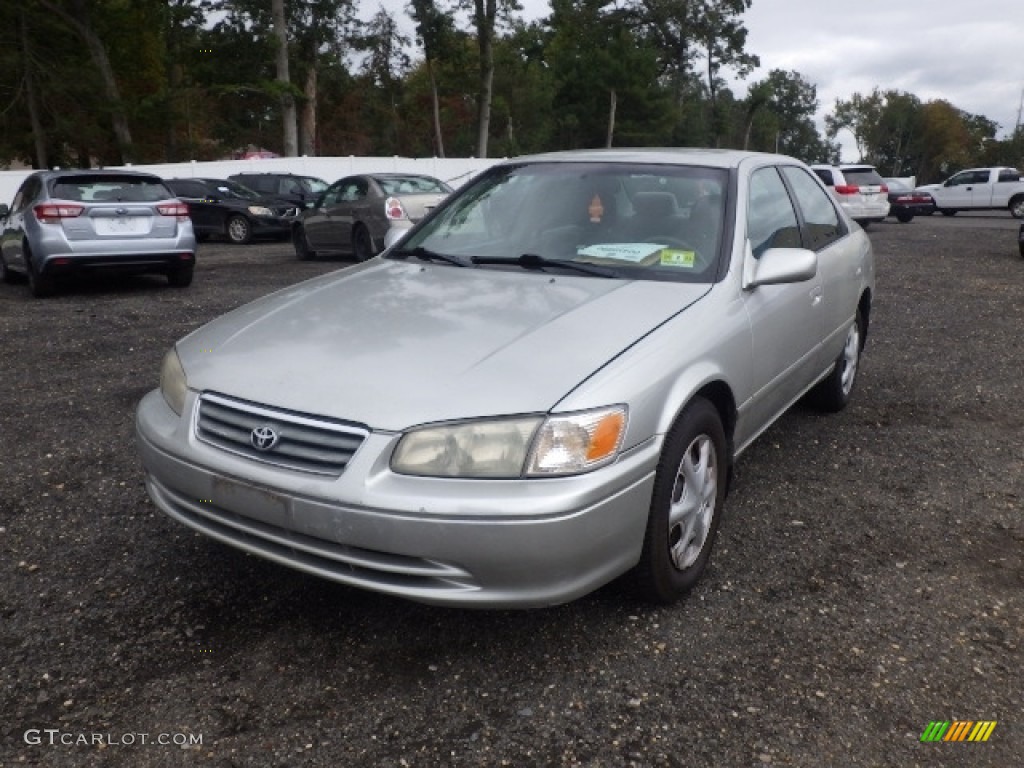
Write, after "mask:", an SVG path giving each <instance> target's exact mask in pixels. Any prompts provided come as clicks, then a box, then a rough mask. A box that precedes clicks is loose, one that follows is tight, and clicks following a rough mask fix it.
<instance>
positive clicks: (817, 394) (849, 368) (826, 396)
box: [812, 309, 864, 413]
mask: <svg viewBox="0 0 1024 768" xmlns="http://www.w3.org/2000/svg"><path fill="white" fill-rule="evenodd" d="M863 349H864V318H863V317H862V316H861V313H860V310H859V309H858V310H857V315H856V317H855V318H854V320H853V322H852V323H851V324H850V327H849V329H848V330H847V331H846V341H845V342H844V343H843V349H842V351H841V352H840V353H839V357H837V358H836V363H835V366H834V367H833V368H832V372H831V373H830V374H829V375H828V376H827V377H825V378H824V379H822V381H821V382H820V383H819V384H818V385H817V386H816V387H815V388H814V390H813V391H812V396H813V401H814V404H815V405H816V406H817V407H818V408H820V409H821V410H823V411H827V412H829V413H837V412H839V411H841V410H843V408H845V407H846V406H847V404H848V403H849V402H850V397H851V395H852V394H853V384H854V382H855V381H856V380H857V370H858V369H859V368H860V353H861V351H862V350H863Z"/></svg>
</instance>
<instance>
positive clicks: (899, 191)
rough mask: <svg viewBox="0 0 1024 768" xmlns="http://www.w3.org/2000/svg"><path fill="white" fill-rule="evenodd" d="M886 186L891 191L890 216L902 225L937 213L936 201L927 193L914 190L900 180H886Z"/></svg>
mask: <svg viewBox="0 0 1024 768" xmlns="http://www.w3.org/2000/svg"><path fill="white" fill-rule="evenodd" d="M885 186H886V188H887V189H888V190H889V192H888V194H889V215H890V216H895V217H896V219H897V220H898V221H900V222H901V223H903V224H906V223H907V222H909V221H913V219H914V217H915V216H931V215H932V214H933V213H935V200H934V199H932V196H931V195H929V194H928V193H927V192H925V191H923V190H919V189H912V188H911V187H908V186H907V185H906V184H904V183H903V182H902V181H900V180H899V179H885Z"/></svg>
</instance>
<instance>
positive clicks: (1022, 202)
mask: <svg viewBox="0 0 1024 768" xmlns="http://www.w3.org/2000/svg"><path fill="white" fill-rule="evenodd" d="M1010 215H1011V216H1013V218H1015V219H1024V195H1017V197H1015V198H1013V199H1012V200H1011V201H1010Z"/></svg>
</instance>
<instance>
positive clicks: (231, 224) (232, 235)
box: [227, 215, 252, 245]
mask: <svg viewBox="0 0 1024 768" xmlns="http://www.w3.org/2000/svg"><path fill="white" fill-rule="evenodd" d="M227 233H228V240H230V241H231V242H232V243H234V244H235V245H245V244H246V243H248V242H249V241H250V240H252V224H250V223H249V220H248V219H247V218H245V216H237V215H236V216H232V217H231V218H230V219H228V226H227Z"/></svg>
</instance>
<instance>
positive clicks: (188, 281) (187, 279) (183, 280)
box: [167, 266, 195, 288]
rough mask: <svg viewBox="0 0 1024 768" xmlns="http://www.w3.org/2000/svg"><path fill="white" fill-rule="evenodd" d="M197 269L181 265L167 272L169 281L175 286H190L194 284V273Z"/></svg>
mask: <svg viewBox="0 0 1024 768" xmlns="http://www.w3.org/2000/svg"><path fill="white" fill-rule="evenodd" d="M194 271H195V267H193V266H188V267H179V268H178V269H175V270H173V271H171V272H168V273H167V282H168V283H170V284H171V285H172V286H174V287H175V288H188V287H189V286H190V285H192V273H193V272H194Z"/></svg>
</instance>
